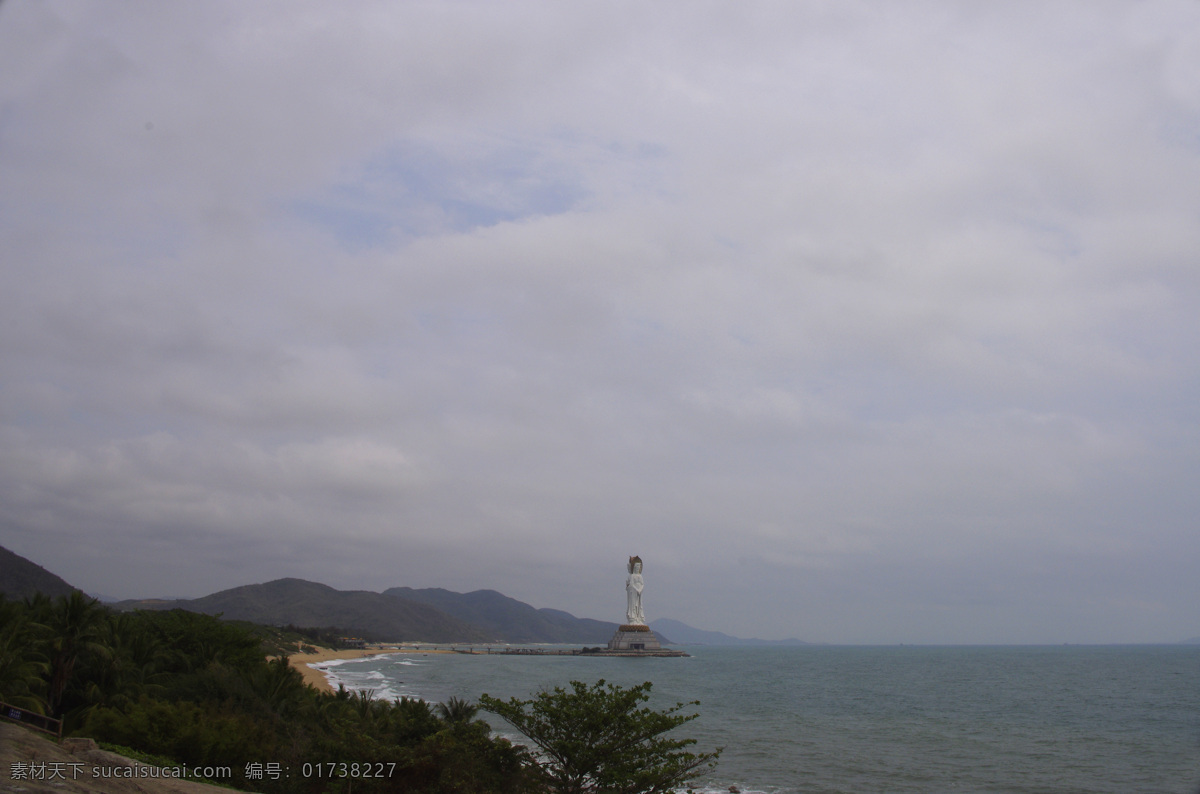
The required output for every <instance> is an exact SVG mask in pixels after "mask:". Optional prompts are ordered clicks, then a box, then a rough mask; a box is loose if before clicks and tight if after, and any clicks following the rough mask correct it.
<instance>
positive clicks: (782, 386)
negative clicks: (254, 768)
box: [0, 0, 1200, 642]
mask: <svg viewBox="0 0 1200 794" xmlns="http://www.w3.org/2000/svg"><path fill="white" fill-rule="evenodd" d="M1198 28H1200V13H1198V12H1197V10H1196V8H1195V7H1194V6H1193V5H1190V4H1180V3H1166V2H1164V3H1140V4H1133V3H1112V4H1061V5H1055V6H1045V5H1044V4H1016V5H1011V4H1010V5H1006V6H1004V7H995V8H981V9H978V10H974V9H960V8H956V7H950V6H944V5H939V4H925V3H905V4H899V5H891V6H887V7H886V8H884V7H880V6H878V5H856V4H845V3H839V4H834V5H829V6H821V5H819V4H817V5H814V4H805V5H803V6H791V5H782V6H779V5H765V4H764V5H761V6H753V7H750V8H746V7H739V8H738V9H737V11H736V12H734V11H733V9H732V7H729V8H726V7H723V6H720V5H708V6H699V7H697V6H694V5H688V6H683V5H666V6H659V7H656V8H653V9H650V8H647V7H645V6H642V5H637V4H631V5H627V6H595V7H587V8H569V7H547V6H544V5H533V4H528V5H526V4H507V5H506V6H505V7H504V8H503V9H500V8H499V7H492V6H489V5H487V4H474V3H464V4H457V5H452V6H445V5H436V4H434V5H421V4H409V5H405V6H404V7H402V8H396V7H392V6H387V5H374V4H361V5H359V6H355V7H354V8H352V9H347V10H339V13H338V14H330V13H329V12H328V11H327V9H325V8H324V7H323V6H320V5H310V6H296V5H295V4H287V5H286V7H285V6H276V5H272V4H269V3H261V4H254V5H253V6H250V7H246V6H244V4H224V3H208V4H204V5H201V6H194V7H193V6H188V7H182V6H180V7H176V6H172V5H169V4H167V5H164V4H159V3H149V4H133V5H126V6H121V7H119V8H114V7H112V6H110V5H106V4H82V5H74V6H56V5H54V4H50V3H39V2H32V1H30V2H15V0H10V2H8V3H5V4H4V5H3V7H2V8H0V171H2V173H3V174H4V178H3V180H0V252H2V253H3V256H2V262H3V264H2V265H0V279H2V281H0V318H3V319H0V328H2V332H0V542H3V544H4V545H6V546H9V547H11V548H13V549H14V550H16V551H17V552H19V553H22V554H25V555H26V556H30V557H33V558H34V559H36V560H37V561H38V562H40V563H42V564H44V565H46V566H47V567H49V568H51V569H52V570H55V571H56V572H58V573H60V574H61V575H63V576H65V577H66V578H67V579H68V580H70V581H73V582H76V583H78V584H79V585H81V586H84V587H88V588H91V589H93V590H96V591H100V592H104V593H109V594H113V595H117V596H154V595H200V594H204V593H207V592H211V591H214V590H216V589H220V588H223V587H229V586H234V585H239V584H245V583H248V582H252V581H265V580H267V579H270V578H274V577H277V576H285V575H294V576H304V577H308V578H312V579H317V580H320V581H324V582H326V583H328V584H331V585H334V586H338V587H344V588H350V587H365V588H371V589H382V588H385V587H389V586H394V585H401V584H403V585H411V586H417V587H421V586H443V587H449V588H453V589H459V590H467V589H474V588H479V587H492V588H495V589H499V590H501V591H503V592H505V593H507V594H509V595H512V596H515V597H518V598H522V599H524V600H527V601H530V602H531V603H534V604H536V605H538V606H554V607H558V608H564V609H568V610H571V611H573V612H575V613H577V614H581V615H586V616H590V617H598V618H612V617H613V616H615V615H617V614H619V609H620V605H621V603H623V602H622V601H621V595H620V592H619V590H620V585H621V583H622V581H621V580H622V577H623V574H622V569H621V564H622V563H621V561H622V560H623V559H624V556H623V555H627V554H631V553H639V554H641V555H642V556H643V557H644V558H645V559H646V560H647V578H648V583H649V589H648V592H647V605H648V609H649V611H650V616H651V617H652V618H653V617H656V616H673V617H678V618H680V619H683V620H686V621H688V622H691V623H693V624H695V625H698V626H702V627H705V628H713V629H720V630H724V631H728V632H731V633H735V634H741V635H747V634H758V635H761V636H775V637H779V636H788V635H796V636H802V637H806V638H809V639H817V640H827V641H834V642H837V641H852V642H871V641H897V642H900V641H904V642H1061V641H1079V642H1087V641H1159V640H1171V639H1177V638H1182V637H1186V636H1193V635H1195V634H1196V633H1197V631H1198V630H1200V629H1198V628H1197V626H1196V623H1195V614H1194V604H1195V603H1196V600H1197V597H1200V590H1198V586H1197V584H1196V583H1195V577H1194V576H1191V575H1190V573H1188V572H1190V571H1194V570H1195V569H1196V566H1197V563H1198V562H1200V542H1198V541H1197V540H1196V539H1195V538H1194V537H1193V536H1194V535H1195V532H1194V524H1195V521H1194V516H1195V515H1196V514H1197V509H1196V508H1197V507H1198V506H1200V505H1197V498H1196V497H1195V496H1194V495H1193V491H1194V490H1195V489H1194V487H1191V484H1192V483H1194V482H1195V481H1196V479H1197V475H1198V474H1200V456H1198V455H1197V453H1196V450H1197V449H1200V446H1198V445H1197V443H1196V442H1197V441H1198V438H1197V436H1198V432H1197V415H1196V408H1195V406H1196V405H1197V404H1200V393H1198V388H1197V386H1198V385H1200V384H1198V380H1197V376H1196V372H1197V371H1198V369H1200V368H1198V366H1197V364H1198V363H1200V362H1198V361H1197V352H1196V351H1197V350H1200V334H1198V328H1200V325H1198V323H1197V320H1196V317H1197V316H1198V312H1197V304H1198V301H1197V298H1198V293H1200V280H1198V278H1197V272H1198V271H1197V269H1196V266H1195V259H1196V252H1197V251H1198V250H1200V222H1198V221H1200V217H1198V214H1200V187H1198V186H1200V178H1198V177H1200V173H1198V170H1200V102H1198V100H1197V97H1200V47H1197V46H1196V45H1195V42H1196V41H1198V40H1200V38H1198V37H1197V36H1196V34H1197V32H1200V31H1198Z"/></svg>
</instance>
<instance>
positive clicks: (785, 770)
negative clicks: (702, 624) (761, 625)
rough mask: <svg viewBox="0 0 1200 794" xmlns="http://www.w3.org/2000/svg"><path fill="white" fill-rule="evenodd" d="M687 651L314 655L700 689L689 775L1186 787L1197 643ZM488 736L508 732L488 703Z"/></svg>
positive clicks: (445, 690)
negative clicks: (697, 753)
mask: <svg viewBox="0 0 1200 794" xmlns="http://www.w3.org/2000/svg"><path fill="white" fill-rule="evenodd" d="M687 651H688V652H689V653H690V654H692V656H691V657H690V658H682V659H669V658H643V659H631V658H613V657H587V656H501V655H490V656H488V655H478V656H470V655H463V654H445V653H443V654H433V653H431V654H423V653H421V652H412V653H400V654H396V655H390V656H381V657H374V658H368V659H363V660H353V661H344V662H337V663H326V664H323V665H320V667H323V668H325V669H326V672H327V675H329V676H330V677H331V678H332V680H333V681H334V683H335V685H336V684H337V683H344V684H345V685H346V687H347V688H348V689H354V690H361V689H370V690H374V692H375V696H377V697H387V698H395V697H420V698H423V699H425V700H430V701H437V702H444V701H445V700H447V699H448V698H450V697H452V696H454V697H459V698H465V699H470V700H475V699H476V698H478V696H479V695H480V694H482V693H487V694H490V695H493V696H495V697H501V698H508V697H511V696H516V697H521V698H526V697H529V696H531V695H533V694H534V693H536V692H538V691H539V690H541V689H550V688H553V687H555V686H565V685H567V683H568V682H569V681H572V680H578V681H583V682H585V683H589V684H590V683H594V682H595V681H597V680H598V679H605V680H607V681H609V682H612V683H616V684H621V685H623V686H631V685H633V684H638V683H641V682H643V681H650V682H652V683H653V685H654V686H653V690H652V699H651V705H653V706H655V707H657V708H665V707H668V706H671V705H673V704H674V703H676V702H679V701H684V702H687V701H693V700H699V701H700V704H699V705H698V706H692V707H689V712H688V713H696V714H698V715H699V717H698V718H697V719H695V720H694V721H692V722H689V723H687V724H686V725H684V726H683V727H682V728H679V729H678V732H679V734H680V735H681V736H687V737H691V738H694V739H696V740H697V744H696V745H695V746H694V748H693V749H696V750H701V751H704V750H710V749H712V748H714V747H723V748H724V752H723V753H722V755H721V758H720V762H719V764H718V766H717V767H716V769H715V770H713V771H712V772H710V773H708V774H706V775H705V776H704V777H702V778H700V779H699V780H698V781H697V782H696V785H695V788H696V790H697V791H701V790H706V791H712V792H716V791H728V790H729V787H730V786H736V787H737V788H738V789H739V790H740V791H743V792H765V793H766V794H785V793H790V792H814V793H815V792H955V793H956V794H957V793H961V794H967V792H1028V793H1029V794H1067V792H1079V793H1082V792H1112V793H1113V794H1135V793H1143V792H1145V793H1150V792H1164V793H1166V792H1169V793H1171V794H1197V792H1200V647H1196V646H1101V647H1097V646H1071V647H1030V646H1018V647H993V646H985V647H927V646H898V647H897V646H892V647H830V646H806V647H788V648H776V647H768V648H726V647H695V648H691V647H689V648H687ZM481 716H482V717H484V718H486V719H488V721H489V723H490V724H491V725H492V726H493V728H495V729H496V731H497V732H498V733H500V734H501V735H506V736H509V737H510V738H513V739H514V740H516V741H520V740H521V739H520V737H519V736H518V735H517V734H515V732H514V731H513V729H512V728H511V727H510V726H508V725H507V724H506V723H504V722H503V721H502V720H499V719H498V718H496V717H495V716H494V715H489V714H486V713H484V714H481Z"/></svg>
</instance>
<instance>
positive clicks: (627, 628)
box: [608, 623, 662, 651]
mask: <svg viewBox="0 0 1200 794" xmlns="http://www.w3.org/2000/svg"><path fill="white" fill-rule="evenodd" d="M608 650H610V651H661V650H662V643H660V642H659V641H658V637H657V635H655V633H654V632H653V631H651V630H650V627H649V626H647V625H645V624H635V623H627V624H625V625H624V626H620V627H618V628H617V633H616V634H614V635H613V638H612V639H611V640H609V641H608Z"/></svg>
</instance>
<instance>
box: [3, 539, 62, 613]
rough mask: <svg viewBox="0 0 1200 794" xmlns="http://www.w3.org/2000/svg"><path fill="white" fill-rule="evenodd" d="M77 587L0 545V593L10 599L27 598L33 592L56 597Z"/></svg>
mask: <svg viewBox="0 0 1200 794" xmlns="http://www.w3.org/2000/svg"><path fill="white" fill-rule="evenodd" d="M77 589H78V588H76V587H73V586H71V585H70V584H67V582H66V581H65V580H64V579H62V578H61V577H59V576H55V575H54V574H52V573H50V572H49V571H47V570H46V569H45V568H43V567H42V566H40V565H38V564H37V563H36V562H32V561H31V560H27V559H25V558H24V557H22V556H21V555H20V554H17V553H15V552H12V551H9V550H8V549H6V548H4V547H3V546H0V593H3V594H4V596H5V597H6V598H8V599H9V600H10V601H18V600H20V599H22V598H28V597H29V596H32V595H33V594H34V593H45V594H46V595H48V596H50V597H51V598H57V597H58V596H65V595H70V594H71V593H72V592H74V591H75V590H77Z"/></svg>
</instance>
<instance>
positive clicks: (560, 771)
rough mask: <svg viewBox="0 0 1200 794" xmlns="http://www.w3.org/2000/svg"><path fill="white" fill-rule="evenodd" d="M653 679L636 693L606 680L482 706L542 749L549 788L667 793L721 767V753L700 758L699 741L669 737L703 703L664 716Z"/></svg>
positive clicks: (574, 793)
mask: <svg viewBox="0 0 1200 794" xmlns="http://www.w3.org/2000/svg"><path fill="white" fill-rule="evenodd" d="M651 686H652V684H651V683H650V682H649V681H647V682H645V683H643V684H639V685H637V686H634V687H630V688H628V689H626V688H623V687H620V686H617V685H615V684H609V683H606V682H605V681H604V679H601V680H599V681H597V682H596V683H595V684H593V685H592V686H588V685H586V684H584V683H582V682H579V681H572V682H571V684H570V689H564V688H563V687H555V688H554V689H553V690H552V691H546V692H541V693H539V694H538V695H536V696H535V697H533V698H531V699H529V700H520V699H518V698H510V699H509V700H507V701H503V700H500V699H498V698H494V697H491V696H489V695H483V696H482V697H480V699H479V705H480V706H481V707H482V708H483V709H485V710H487V711H490V712H492V713H493V714H496V715H497V716H499V717H502V718H503V719H504V720H506V721H507V722H509V723H511V724H512V725H513V727H515V728H516V729H517V730H519V731H520V732H521V733H523V734H524V735H525V736H527V737H529V739H530V740H531V741H532V742H533V743H534V744H536V745H537V746H538V747H539V748H540V750H541V757H540V759H539V765H540V767H541V770H542V774H543V776H544V778H545V780H546V783H547V785H548V786H549V787H550V789H551V790H553V791H556V792H562V794H587V793H588V792H606V793H608V792H612V793H613V794H643V793H644V794H649V793H650V792H666V791H670V790H673V789H675V788H677V787H678V786H680V785H682V784H684V783H686V782H687V781H688V780H691V779H692V778H694V777H696V776H697V775H699V774H700V772H701V771H702V770H703V769H705V768H709V767H712V766H715V765H716V759H717V757H718V756H719V755H720V753H721V750H720V749H719V748H718V749H716V750H714V751H713V752H709V753H693V752H690V751H688V750H686V749H685V748H687V747H690V746H691V745H694V744H695V743H696V740H695V739H685V738H675V737H671V736H667V735H665V734H667V733H668V732H669V731H671V730H672V729H674V728H677V727H679V726H680V725H682V724H684V723H686V722H690V721H691V720H694V719H695V718H696V717H698V716H699V715H698V714H682V713H680V712H681V711H683V709H684V708H685V707H686V706H695V705H699V701H692V702H690V703H686V704H685V703H676V704H675V705H674V706H673V707H671V708H668V709H665V710H662V711H656V710H654V709H651V708H648V707H646V706H644V705H642V704H644V703H645V701H647V700H648V699H649V698H650V694H649V693H650V689H651Z"/></svg>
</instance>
